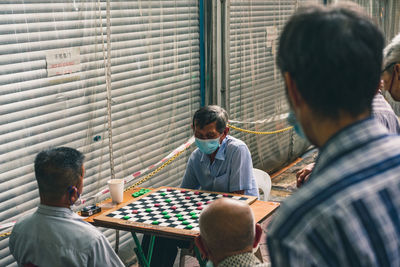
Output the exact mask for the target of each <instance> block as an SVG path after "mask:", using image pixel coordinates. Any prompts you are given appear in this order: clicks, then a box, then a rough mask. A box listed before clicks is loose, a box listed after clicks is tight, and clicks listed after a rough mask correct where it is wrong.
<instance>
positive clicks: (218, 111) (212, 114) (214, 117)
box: [192, 105, 228, 133]
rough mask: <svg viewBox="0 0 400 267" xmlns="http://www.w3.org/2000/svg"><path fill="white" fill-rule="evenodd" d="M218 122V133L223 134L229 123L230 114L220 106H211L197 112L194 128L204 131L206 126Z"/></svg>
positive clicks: (194, 116) (194, 117) (194, 118)
mask: <svg viewBox="0 0 400 267" xmlns="http://www.w3.org/2000/svg"><path fill="white" fill-rule="evenodd" d="M213 122H216V127H217V131H218V132H219V133H222V132H223V131H224V130H225V128H226V124H227V123H228V113H227V112H226V110H225V109H223V108H221V107H220V106H216V105H210V106H205V107H202V108H200V109H199V110H197V111H196V112H195V113H194V115H193V122H192V123H193V128H194V127H195V126H198V127H200V129H202V128H203V127H204V126H206V125H208V124H210V123H213Z"/></svg>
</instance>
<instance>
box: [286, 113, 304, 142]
mask: <svg viewBox="0 0 400 267" xmlns="http://www.w3.org/2000/svg"><path fill="white" fill-rule="evenodd" d="M286 120H287V122H288V124H289V125H290V126H293V128H294V131H295V132H296V133H297V135H298V136H300V137H301V138H303V139H307V137H306V135H305V134H304V132H303V128H302V127H301V124H300V123H299V121H298V120H297V119H296V115H294V112H293V111H290V112H289V116H288V117H287V119H286Z"/></svg>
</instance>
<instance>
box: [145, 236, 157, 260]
mask: <svg viewBox="0 0 400 267" xmlns="http://www.w3.org/2000/svg"><path fill="white" fill-rule="evenodd" d="M155 238H156V237H155V236H154V235H152V236H151V237H150V244H149V250H148V252H147V260H148V262H149V266H150V264H151V256H152V255H153V248H154V240H155Z"/></svg>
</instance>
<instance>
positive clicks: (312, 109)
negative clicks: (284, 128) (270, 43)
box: [267, 4, 400, 266]
mask: <svg viewBox="0 0 400 267" xmlns="http://www.w3.org/2000/svg"><path fill="white" fill-rule="evenodd" d="M383 45H384V38H383V35H382V33H381V32H380V30H379V28H378V27H377V26H376V25H375V24H374V23H373V22H372V20H371V19H370V18H369V17H367V15H366V14H365V13H363V12H362V11H361V10H360V8H359V7H357V6H355V5H350V4H347V5H335V6H322V5H321V6H307V7H301V8H299V9H298V10H297V11H296V12H295V14H294V15H292V17H291V18H290V19H289V20H288V22H287V23H286V25H285V27H284V28H283V31H282V33H281V35H280V39H279V49H278V54H277V65H278V66H279V68H280V70H281V73H282V76H283V78H284V81H285V84H286V93H287V97H288V100H289V102H290V104H291V108H292V110H293V111H294V113H295V115H296V118H297V120H298V122H299V123H300V125H301V127H302V129H303V131H304V134H305V136H306V137H307V139H308V140H310V142H311V143H312V144H314V145H315V146H316V147H318V148H319V155H318V159H317V161H316V164H315V167H314V170H313V173H312V176H311V177H310V179H309V181H308V183H307V186H305V187H304V188H303V189H302V190H299V191H297V192H296V193H295V194H293V195H292V196H290V197H289V198H288V199H286V200H285V202H284V203H283V205H282V206H281V207H280V209H279V210H278V212H277V214H276V216H275V217H274V218H273V220H272V222H271V224H269V226H268V227H269V229H268V235H267V242H268V249H269V255H270V257H271V265H272V266H399V262H400V253H399V250H398V248H399V247H400V239H399V238H398V237H399V229H400V227H399V216H398V214H399V213H398V211H399V210H400V201H399V197H398V196H399V194H400V187H399V173H400V137H399V136H397V135H393V134H390V133H389V132H388V129H387V128H386V127H384V126H383V125H382V124H381V123H380V122H379V120H378V119H377V118H375V117H372V116H371V113H372V112H371V111H372V101H373V98H374V97H375V95H376V92H377V90H378V87H379V82H380V75H381V66H382V54H383V53H382V51H383Z"/></svg>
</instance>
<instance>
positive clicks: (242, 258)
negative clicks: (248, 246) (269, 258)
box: [218, 252, 269, 267]
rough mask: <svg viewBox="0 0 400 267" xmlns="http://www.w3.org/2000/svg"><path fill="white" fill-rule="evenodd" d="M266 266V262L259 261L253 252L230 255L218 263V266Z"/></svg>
mask: <svg viewBox="0 0 400 267" xmlns="http://www.w3.org/2000/svg"><path fill="white" fill-rule="evenodd" d="M232 266H235V267H236V266H237V267H267V266H269V265H268V264H266V263H261V262H260V261H259V260H258V259H257V257H256V256H254V254H253V253H251V252H248V253H243V254H238V255H234V256H230V257H228V258H226V259H225V260H223V261H221V262H220V263H219V264H218V267H232Z"/></svg>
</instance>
